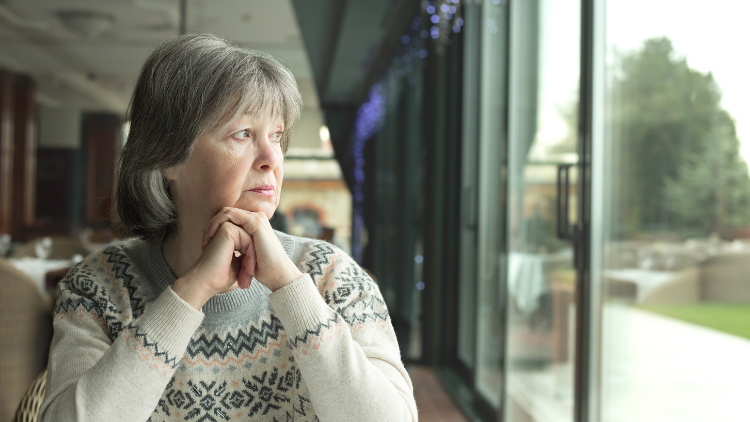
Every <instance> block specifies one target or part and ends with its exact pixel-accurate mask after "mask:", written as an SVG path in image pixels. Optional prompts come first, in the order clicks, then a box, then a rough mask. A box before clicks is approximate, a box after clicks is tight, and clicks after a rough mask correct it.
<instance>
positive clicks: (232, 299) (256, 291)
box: [146, 232, 295, 313]
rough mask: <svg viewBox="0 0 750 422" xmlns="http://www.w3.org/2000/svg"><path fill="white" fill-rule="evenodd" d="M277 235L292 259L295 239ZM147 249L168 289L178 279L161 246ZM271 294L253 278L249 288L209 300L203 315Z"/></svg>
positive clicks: (156, 275) (158, 277)
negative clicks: (170, 267)
mask: <svg viewBox="0 0 750 422" xmlns="http://www.w3.org/2000/svg"><path fill="white" fill-rule="evenodd" d="M275 233H276V236H277V237H278V238H279V241H280V242H281V246H282V247H283V248H284V252H286V254H287V256H289V257H292V256H293V254H294V249H295V245H294V240H293V238H292V237H291V236H288V235H285V234H283V233H279V232H275ZM146 247H147V249H148V254H147V255H148V265H149V269H150V271H151V272H152V274H153V276H154V278H155V279H156V282H157V284H158V285H159V287H160V288H161V289H166V288H167V287H168V286H171V285H172V284H174V282H175V281H176V280H177V277H175V275H174V274H173V273H172V270H171V269H169V265H167V261H166V259H164V253H163V252H162V249H161V245H159V244H154V243H147V244H146ZM270 293H271V290H269V289H268V288H267V287H266V286H264V285H263V284H262V283H261V282H259V281H258V280H256V279H255V277H253V281H252V282H251V283H250V287H249V288H247V289H240V288H237V289H234V290H232V291H230V292H226V293H219V294H217V295H215V296H214V297H212V298H211V299H209V300H208V302H206V303H205V304H204V305H203V308H201V310H202V311H203V313H214V312H226V311H230V310H232V309H235V308H238V307H241V306H243V305H245V304H247V303H250V302H252V301H253V299H254V298H256V297H258V296H260V295H263V296H268V294H270Z"/></svg>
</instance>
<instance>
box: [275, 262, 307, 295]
mask: <svg viewBox="0 0 750 422" xmlns="http://www.w3.org/2000/svg"><path fill="white" fill-rule="evenodd" d="M303 275H304V274H302V272H301V271H300V270H298V269H297V267H294V271H290V272H289V273H288V274H287V275H286V276H284V277H283V278H282V281H281V282H279V283H277V284H276V286H274V287H273V288H270V287H269V289H270V290H271V292H275V291H277V290H279V289H280V288H282V287H284V286H287V285H289V284H292V282H294V281H295V280H297V279H299V278H300V277H302V276H303Z"/></svg>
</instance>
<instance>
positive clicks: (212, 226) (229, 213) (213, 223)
mask: <svg viewBox="0 0 750 422" xmlns="http://www.w3.org/2000/svg"><path fill="white" fill-rule="evenodd" d="M261 215H262V216H263V217H265V214H262V213H260V212H250V211H245V210H241V209H239V208H231V207H225V208H223V209H222V211H220V212H219V213H217V214H216V215H215V216H214V217H213V218H211V220H210V221H209V223H208V224H207V225H206V227H205V229H204V233H203V242H202V243H203V244H206V243H208V242H210V241H211V238H213V237H214V236H215V235H216V232H217V231H218V229H219V227H220V226H221V225H222V224H223V223H225V222H231V223H233V224H235V225H238V226H240V227H242V228H243V229H245V231H246V232H248V233H249V234H250V235H253V234H255V232H256V231H257V229H258V227H259V225H260V224H262V222H263V219H262V218H261Z"/></svg>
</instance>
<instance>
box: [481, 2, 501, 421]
mask: <svg viewBox="0 0 750 422" xmlns="http://www.w3.org/2000/svg"><path fill="white" fill-rule="evenodd" d="M481 7H482V11H481V20H480V23H481V46H482V47H481V53H480V54H481V60H480V61H481V63H482V65H481V82H480V94H479V95H480V126H479V152H480V154H479V159H478V161H479V174H478V177H479V196H478V204H479V216H478V230H477V239H478V248H477V258H478V263H479V265H478V271H477V273H478V280H479V283H478V287H477V293H478V294H477V296H476V297H477V302H476V303H477V305H478V306H477V308H476V312H477V331H476V332H477V336H476V341H477V343H476V345H477V351H476V357H477V360H476V363H475V368H476V369H475V374H476V387H477V390H478V391H479V392H480V394H482V395H483V396H484V397H485V399H487V401H488V402H489V403H491V404H492V405H494V406H495V407H496V408H497V407H499V406H500V394H501V393H500V391H501V375H502V372H501V370H500V363H501V362H502V360H501V354H502V347H501V344H502V343H501V340H500V336H501V326H500V315H501V303H502V299H501V296H500V293H501V289H500V286H501V284H500V274H501V273H500V263H501V257H502V256H503V254H504V245H503V244H504V237H505V233H504V231H503V226H504V225H503V222H504V220H505V218H506V215H505V213H504V212H503V209H504V206H503V201H502V191H501V189H502V188H501V187H502V183H501V180H502V178H503V171H502V170H503V165H502V163H503V162H504V161H505V149H504V145H505V143H506V139H505V138H504V133H505V130H504V115H505V110H506V100H505V99H506V93H505V68H506V60H505V52H506V45H507V17H506V15H507V11H508V8H507V2H506V1H503V0H493V1H485V2H483V3H482V6H481Z"/></svg>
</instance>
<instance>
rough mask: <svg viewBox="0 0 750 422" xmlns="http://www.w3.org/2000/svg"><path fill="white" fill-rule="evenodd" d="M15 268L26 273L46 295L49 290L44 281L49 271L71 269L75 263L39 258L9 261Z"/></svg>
mask: <svg viewBox="0 0 750 422" xmlns="http://www.w3.org/2000/svg"><path fill="white" fill-rule="evenodd" d="M8 261H9V262H10V263H11V264H13V266H14V267H16V268H18V269H19V270H21V271H23V272H24V273H26V274H27V275H28V276H29V277H30V278H31V280H33V281H34V284H35V285H36V286H37V287H38V288H39V291H41V292H43V293H46V292H47V289H46V286H45V285H44V281H45V278H46V275H47V272H49V271H55V270H62V269H63V268H70V267H72V266H73V261H72V260H70V259H39V258H18V259H13V258H11V259H8Z"/></svg>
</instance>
